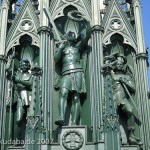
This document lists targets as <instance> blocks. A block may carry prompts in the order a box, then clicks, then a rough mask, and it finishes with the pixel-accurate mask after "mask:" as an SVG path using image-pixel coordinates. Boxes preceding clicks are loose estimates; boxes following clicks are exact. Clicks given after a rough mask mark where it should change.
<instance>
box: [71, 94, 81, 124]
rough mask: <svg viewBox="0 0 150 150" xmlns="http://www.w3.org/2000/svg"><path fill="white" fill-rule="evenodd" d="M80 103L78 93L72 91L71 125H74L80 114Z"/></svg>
mask: <svg viewBox="0 0 150 150" xmlns="http://www.w3.org/2000/svg"><path fill="white" fill-rule="evenodd" d="M80 110H81V104H80V94H79V93H77V92H76V93H73V102H72V125H76V124H77V121H78V119H79V116H80Z"/></svg>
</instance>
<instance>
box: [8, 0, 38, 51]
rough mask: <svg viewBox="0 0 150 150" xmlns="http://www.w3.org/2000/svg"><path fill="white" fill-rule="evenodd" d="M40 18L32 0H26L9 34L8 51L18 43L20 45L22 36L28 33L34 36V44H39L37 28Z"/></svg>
mask: <svg viewBox="0 0 150 150" xmlns="http://www.w3.org/2000/svg"><path fill="white" fill-rule="evenodd" d="M39 24H40V23H39V18H38V16H37V15H36V13H35V7H34V6H33V4H32V2H31V0H24V1H23V4H22V5H21V8H20V10H19V12H18V14H17V15H16V17H15V19H14V21H13V23H12V24H11V27H10V29H9V31H8V34H7V40H6V53H8V51H9V50H10V49H11V47H14V46H16V45H19V39H20V37H21V36H23V35H25V34H27V35H29V36H31V37H32V45H36V46H39V45H38V44H39V37H38V34H37V29H38V28H39Z"/></svg>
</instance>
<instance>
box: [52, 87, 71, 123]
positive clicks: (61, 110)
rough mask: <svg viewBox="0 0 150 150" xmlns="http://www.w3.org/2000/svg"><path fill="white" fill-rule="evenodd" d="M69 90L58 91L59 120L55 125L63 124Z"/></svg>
mask: <svg viewBox="0 0 150 150" xmlns="http://www.w3.org/2000/svg"><path fill="white" fill-rule="evenodd" d="M68 92H69V90H68V89H66V88H62V89H61V90H60V102H59V119H58V120H56V121H55V124H57V125H60V126H62V125H64V124H65V114H66V109H67V98H68Z"/></svg>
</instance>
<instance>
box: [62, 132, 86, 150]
mask: <svg viewBox="0 0 150 150" xmlns="http://www.w3.org/2000/svg"><path fill="white" fill-rule="evenodd" d="M83 142H84V138H83V135H82V134H81V133H80V132H78V131H76V130H70V131H67V132H65V133H64V135H63V137H62V144H63V146H64V148H66V149H67V150H79V149H80V148H81V147H82V145H83Z"/></svg>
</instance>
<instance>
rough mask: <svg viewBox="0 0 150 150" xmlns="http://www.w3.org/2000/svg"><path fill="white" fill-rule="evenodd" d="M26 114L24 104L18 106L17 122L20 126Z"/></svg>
mask: <svg viewBox="0 0 150 150" xmlns="http://www.w3.org/2000/svg"><path fill="white" fill-rule="evenodd" d="M23 114H24V108H23V107H22V106H18V107H17V124H18V125H19V126H20V124H21V122H22V119H23Z"/></svg>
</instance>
